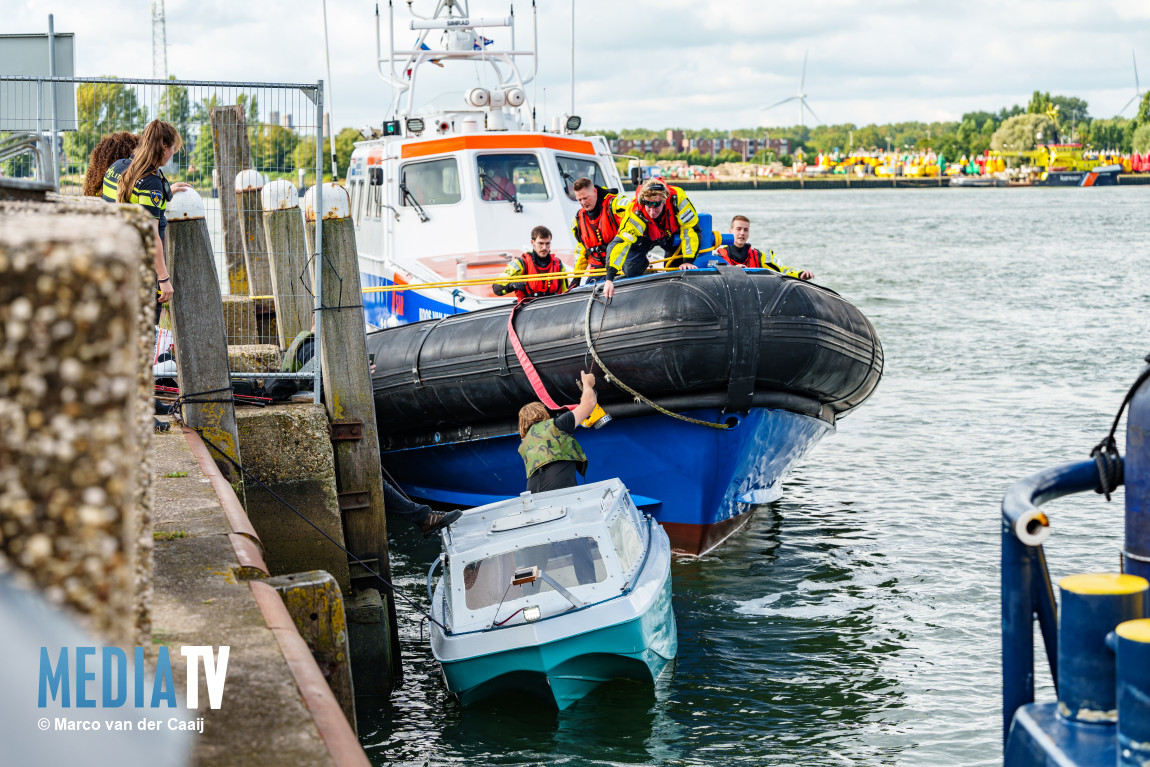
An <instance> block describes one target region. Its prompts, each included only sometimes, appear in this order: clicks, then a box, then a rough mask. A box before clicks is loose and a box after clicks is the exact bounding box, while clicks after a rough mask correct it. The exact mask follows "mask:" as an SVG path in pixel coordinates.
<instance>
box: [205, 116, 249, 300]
mask: <svg viewBox="0 0 1150 767" xmlns="http://www.w3.org/2000/svg"><path fill="white" fill-rule="evenodd" d="M211 119H212V138H213V139H214V142H213V146H212V149H213V151H214V152H215V160H216V170H217V171H218V172H219V177H220V186H221V187H222V188H221V190H220V224H221V227H222V229H223V233H224V265H225V266H226V267H227V270H228V292H229V293H231V294H232V295H237V296H249V295H252V294H251V293H249V292H248V283H249V278H248V270H247V265H246V264H245V263H244V243H243V236H242V234H241V233H240V223H239V214H238V212H237V210H236V200H235V198H234V197H232V195H230V194H227V193H226V189H227V183H228V182H227V180H228V179H229V178H235V177H236V174H237V173H239V172H240V171H241V170H244V169H245V168H249V167H251V164H252V160H251V147H250V145H249V144H248V131H247V119H246V118H245V117H244V108H243V107H242V106H240V105H238V104H233V105H230V106H222V107H212V114H211Z"/></svg>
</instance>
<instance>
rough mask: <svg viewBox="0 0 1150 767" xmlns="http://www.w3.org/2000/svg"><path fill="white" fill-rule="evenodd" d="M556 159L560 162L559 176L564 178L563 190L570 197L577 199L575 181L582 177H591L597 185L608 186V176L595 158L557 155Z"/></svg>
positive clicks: (592, 181)
mask: <svg viewBox="0 0 1150 767" xmlns="http://www.w3.org/2000/svg"><path fill="white" fill-rule="evenodd" d="M555 161H556V162H557V163H558V164H559V178H561V179H563V192H564V193H565V194H566V195H567V197H568V198H570V199H572V200H574V199H575V190H574V189H573V188H572V187H573V186H575V182H576V181H578V180H579V179H581V178H589V179H591V183H592V184H594V185H595V186H607V177H606V176H605V175H603V169H602V168H600V167H599V163H597V162H595V161H594V160H590V159H586V158H583V157H564V156H563V155H556V157H555Z"/></svg>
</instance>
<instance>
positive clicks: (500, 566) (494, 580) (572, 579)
mask: <svg viewBox="0 0 1150 767" xmlns="http://www.w3.org/2000/svg"><path fill="white" fill-rule="evenodd" d="M521 567H538V568H539V571H540V572H544V573H547V574H548V575H550V576H551V577H552V578H554V579H555V581H556V582H557V583H559V585H560V586H563V587H564V588H568V589H570V588H573V587H575V586H582V585H585V584H589V583H599V582H600V581H604V580H606V579H607V568H606V566H605V565H604V564H603V556H602V555H601V554H600V553H599V545H598V544H597V543H596V542H595V539H594V538H571V539H570V540H566V541H557V542H555V543H540V544H538V545H536V546H528V547H527V548H523V549H518V550H517V551H508V552H506V553H504V554H499V555H496V556H494V557H488V558H487V559H481V560H479V561H477V562H471V563H470V564H468V565H467V566H466V567H464V568H463V586H464V590H465V592H466V594H467V609H469V610H479V609H481V608H484V607H489V606H490V605H497V604H499V603H500V602H513V601H515V600H516V599H520V598H522V597H529V596H534V595H536V594H539V593H542V592H544V591H554V589H553V588H551V586H550V585H549V584H548V583H546V582H545V581H544V580H543V579H542V578H540V579H538V580H536V581H535V582H534V583H524V584H521V585H519V586H512V585H511V578H512V576H513V575H514V574H515V571H516V570H517V569H519V568H521ZM504 595H506V596H504Z"/></svg>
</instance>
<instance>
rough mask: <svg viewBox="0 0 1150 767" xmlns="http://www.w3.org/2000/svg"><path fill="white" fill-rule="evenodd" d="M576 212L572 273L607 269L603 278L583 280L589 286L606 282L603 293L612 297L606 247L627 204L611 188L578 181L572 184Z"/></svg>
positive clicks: (573, 227)
mask: <svg viewBox="0 0 1150 767" xmlns="http://www.w3.org/2000/svg"><path fill="white" fill-rule="evenodd" d="M571 188H572V190H574V192H575V199H576V200H577V201H578V203H579V210H578V212H576V213H575V224H574V225H573V226H572V227H571V233H572V234H573V235H575V274H577V275H578V274H584V273H585V272H586V271H587V270H589V269H603V268H604V267H606V268H607V275H606V277H605V278H604V277H601V276H595V277H585V278H584V279H585V281H586V282H588V283H593V282H599V281H600V280H604V279H606V285H604V286H603V290H604V293H605V294H606V295H607V296H608V297H610V296H613V295H614V294H615V283H614V280H615V274H616V271H617V270H616V269H615V268H614V267H609V266H607V245H608V244H609V243H610V242H611V240H613V239H615V235H616V234H618V232H619V221H620V219H622V217H623V216H624V214H625V213H626V211H627V206H626V201H625V200H624V199H623V198H622V197H620V195H619V194H618V192H616V191H615V190H613V189H605V188H604V187H601V186H595V185H594V184H593V183H592V182H591V179H589V178H581V179H578V180H577V181H576V182H575V183H574V184H573V185H572V187H571Z"/></svg>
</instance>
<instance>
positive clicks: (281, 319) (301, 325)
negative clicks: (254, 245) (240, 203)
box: [260, 179, 315, 349]
mask: <svg viewBox="0 0 1150 767" xmlns="http://www.w3.org/2000/svg"><path fill="white" fill-rule="evenodd" d="M260 198H261V202H262V207H263V211H264V222H263V225H264V235H265V242H266V243H267V252H268V256H269V259H270V265H271V269H270V273H271V284H272V295H273V296H275V299H274V300H275V307H276V328H277V330H278V331H279V344H280V348H281V349H287V348H288V345H289V344H290V343H291V342H292V339H294V338H295V337H296V336H297V335H299V333H300V332H301V331H304V330H309V329H311V323H312V317H313V316H314V315H315V311H314V309H313V307H312V305H311V275H310V274H309V273H308V269H307V254H308V246H307V243H305V242H304V236H305V235H304V227H303V217H302V216H301V215H300V210H299V194H298V193H297V192H296V188H295V185H294V184H292V182H290V181H285V180H282V179H281V180H279V181H272V182H271V183H270V184H267V185H266V186H264V188H263V191H261V192H260Z"/></svg>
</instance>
